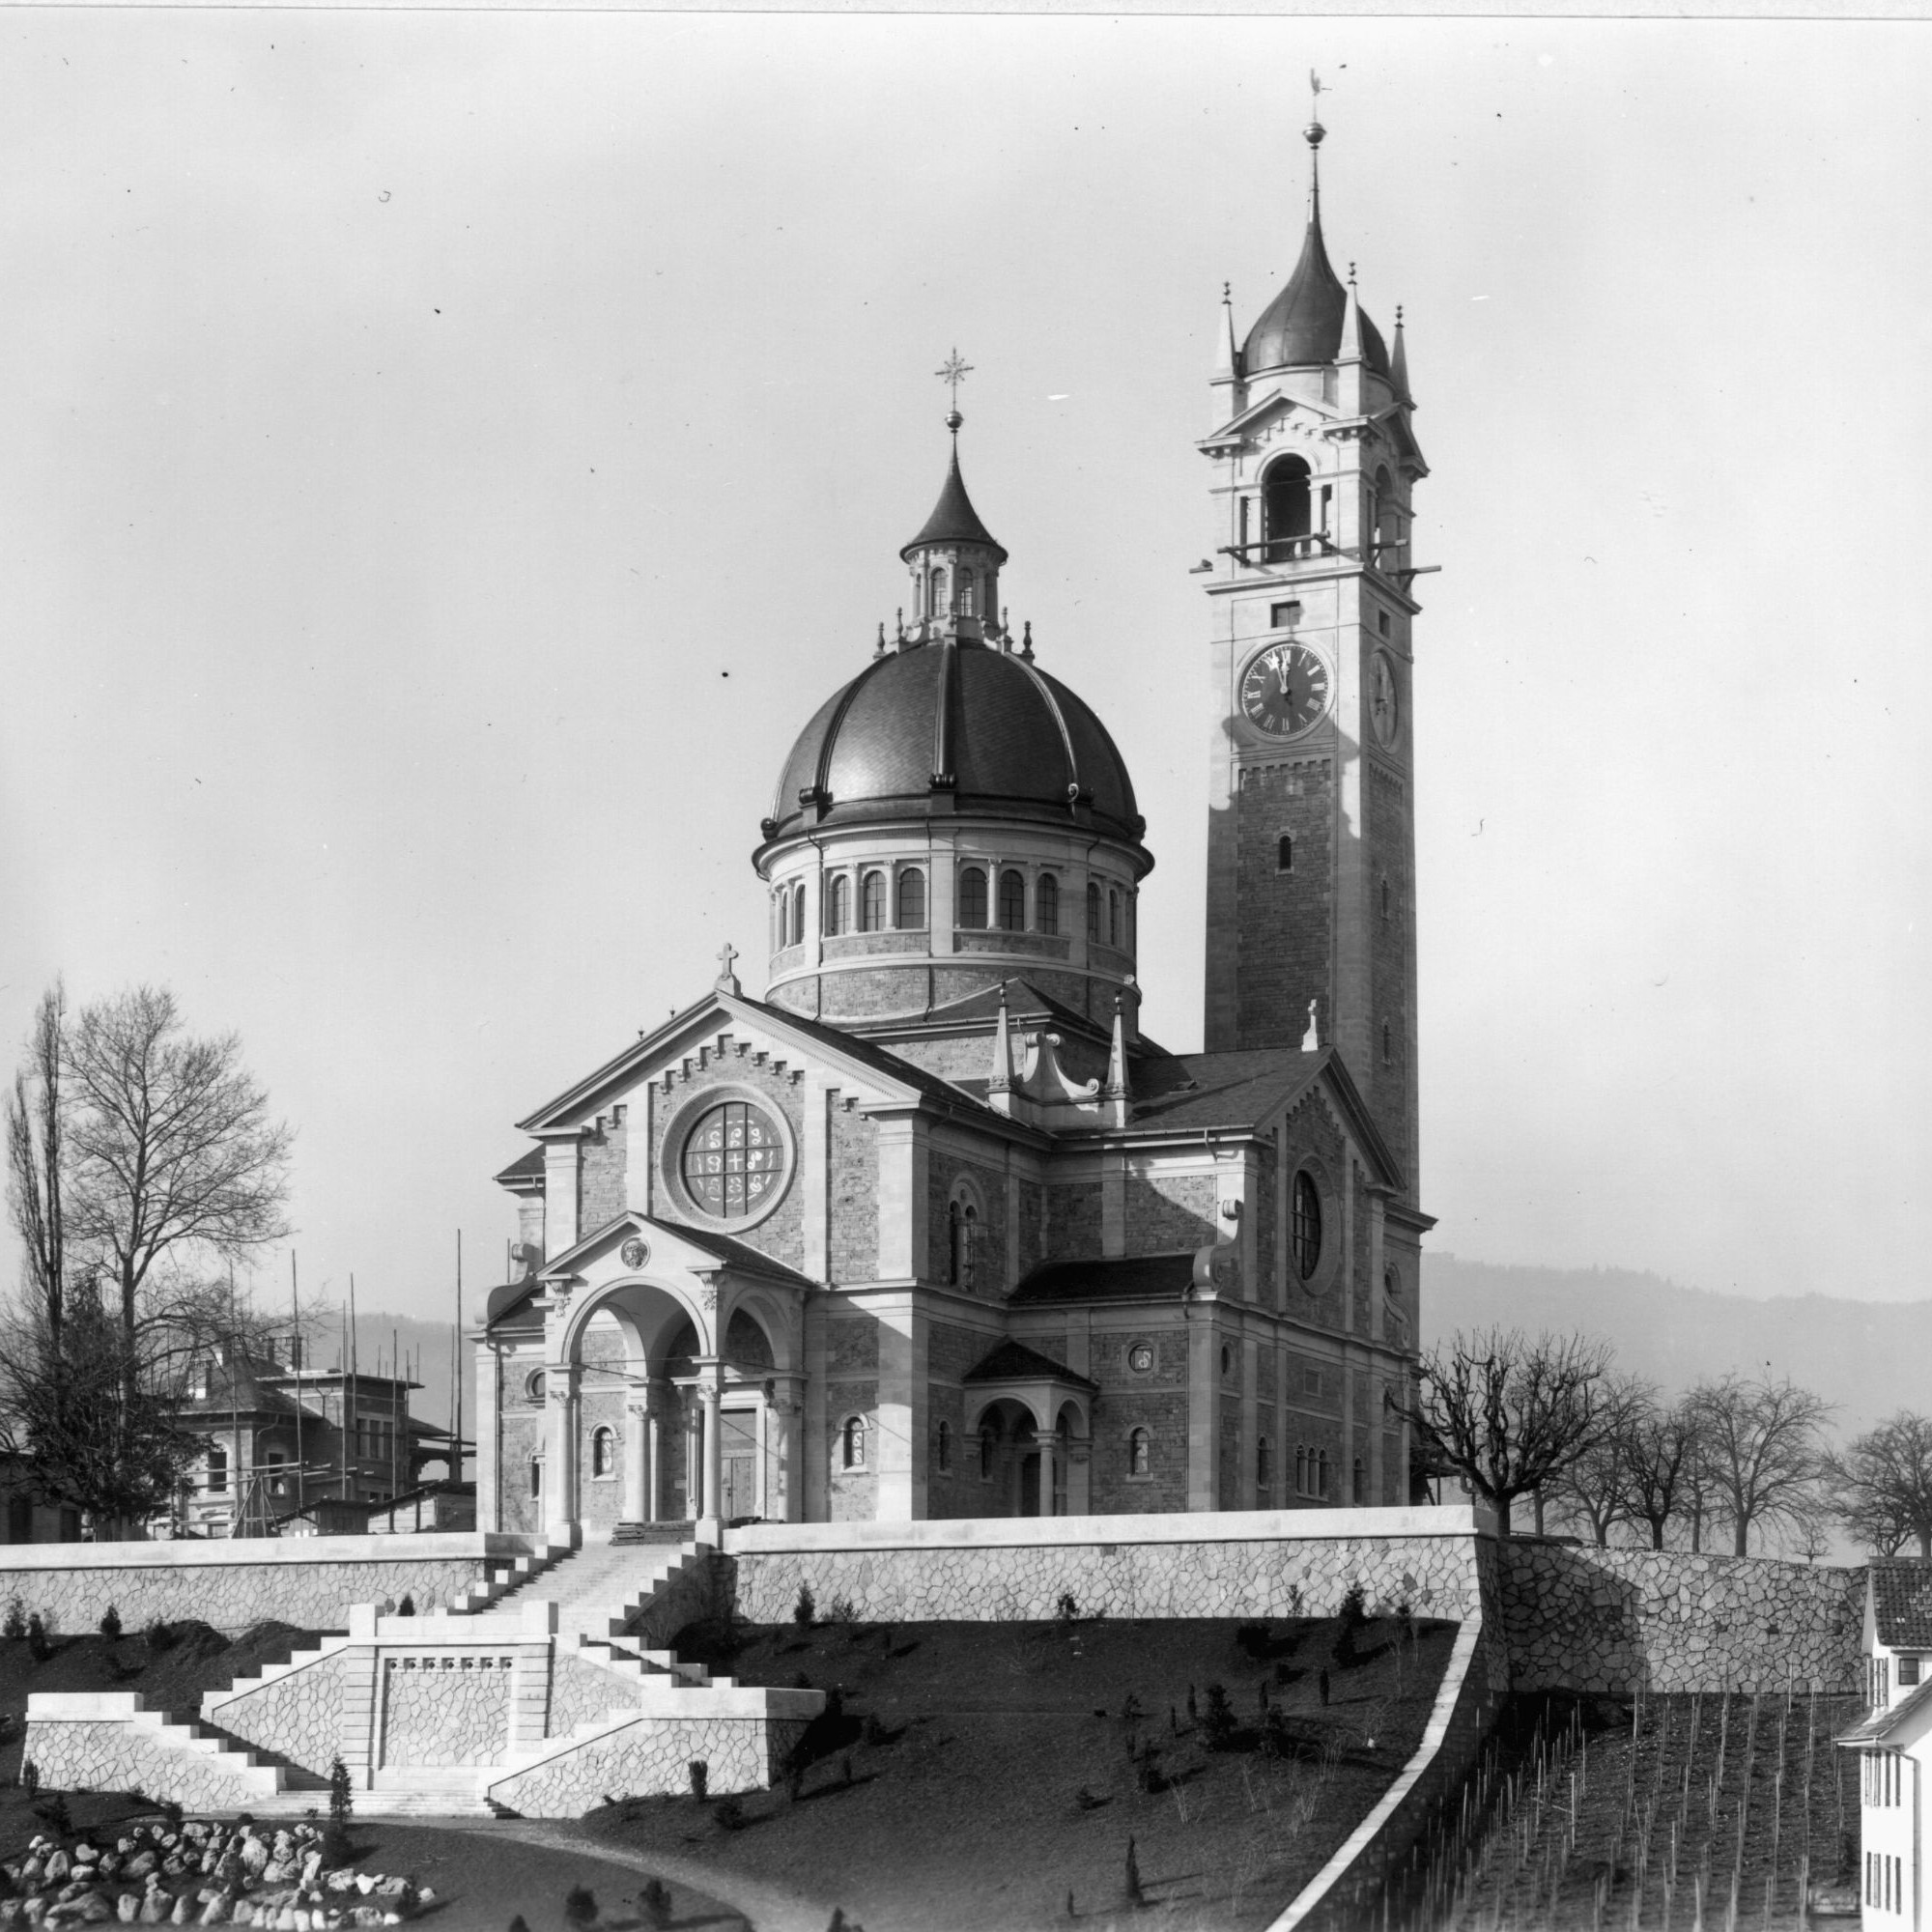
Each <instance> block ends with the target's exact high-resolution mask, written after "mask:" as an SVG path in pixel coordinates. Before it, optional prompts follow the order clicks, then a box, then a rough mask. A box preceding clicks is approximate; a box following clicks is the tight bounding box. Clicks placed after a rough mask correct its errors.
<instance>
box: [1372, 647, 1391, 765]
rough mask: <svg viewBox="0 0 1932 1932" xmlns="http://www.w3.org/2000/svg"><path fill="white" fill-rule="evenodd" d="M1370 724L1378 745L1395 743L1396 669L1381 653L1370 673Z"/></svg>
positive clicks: (1378, 653)
mask: <svg viewBox="0 0 1932 1932" xmlns="http://www.w3.org/2000/svg"><path fill="white" fill-rule="evenodd" d="M1369 722H1370V723H1371V724H1372V725H1374V726H1375V733H1376V742H1377V744H1378V745H1384V746H1387V745H1393V744H1394V743H1395V733H1396V724H1397V717H1396V699H1395V667H1394V666H1393V665H1391V664H1390V663H1389V661H1388V658H1387V656H1386V655H1385V654H1384V653H1383V652H1381V651H1378V652H1377V653H1376V661H1375V668H1374V669H1373V670H1371V671H1370V673H1369Z"/></svg>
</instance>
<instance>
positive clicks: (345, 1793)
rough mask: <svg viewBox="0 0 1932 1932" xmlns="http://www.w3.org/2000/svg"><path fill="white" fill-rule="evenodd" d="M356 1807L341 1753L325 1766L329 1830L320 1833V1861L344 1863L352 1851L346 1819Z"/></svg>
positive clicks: (336, 1863) (351, 1858)
mask: <svg viewBox="0 0 1932 1932" xmlns="http://www.w3.org/2000/svg"><path fill="white" fill-rule="evenodd" d="M354 1810H355V1791H354V1788H353V1787H352V1786H351V1784H350V1782H349V1767H348V1766H347V1765H346V1764H344V1763H343V1762H342V1759H341V1758H340V1757H337V1758H336V1759H335V1761H334V1762H333V1763H332V1764H331V1765H330V1766H329V1767H328V1830H327V1833H326V1834H325V1835H324V1837H323V1841H322V1856H323V1862H324V1863H325V1864H330V1865H346V1864H349V1863H350V1862H352V1861H353V1859H354V1856H355V1855H354V1854H353V1853H352V1852H351V1851H350V1849H349V1819H350V1814H351V1813H352V1812H353V1811H354Z"/></svg>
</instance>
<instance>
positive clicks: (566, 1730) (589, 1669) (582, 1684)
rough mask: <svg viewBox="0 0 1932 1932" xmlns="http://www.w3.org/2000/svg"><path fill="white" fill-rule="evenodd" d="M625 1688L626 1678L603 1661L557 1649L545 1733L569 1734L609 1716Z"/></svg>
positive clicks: (552, 1671) (619, 1702)
mask: <svg viewBox="0 0 1932 1932" xmlns="http://www.w3.org/2000/svg"><path fill="white" fill-rule="evenodd" d="M624 1689H625V1687H624V1684H623V1681H622V1680H621V1679H619V1678H615V1677H612V1676H611V1672H610V1671H608V1670H607V1669H605V1668H604V1667H603V1665H602V1664H600V1663H597V1662H592V1661H591V1660H590V1659H588V1658H584V1657H578V1656H573V1655H572V1654H571V1653H570V1652H569V1651H565V1650H560V1651H558V1652H557V1654H556V1656H555V1658H554V1660H553V1661H552V1663H551V1673H550V1704H549V1708H548V1711H547V1713H546V1715H545V1719H544V1736H545V1737H547V1738H563V1737H568V1736H569V1735H570V1733H571V1732H572V1731H574V1730H575V1729H576V1728H577V1726H578V1725H579V1724H582V1723H584V1722H587V1721H588V1720H590V1719H596V1718H607V1717H609V1716H610V1715H611V1713H612V1712H613V1711H615V1710H616V1709H618V1708H619V1706H621V1705H622V1703H623V1701H624ZM491 1761H492V1762H493V1763H494V1762H495V1760H494V1759H493V1760H491Z"/></svg>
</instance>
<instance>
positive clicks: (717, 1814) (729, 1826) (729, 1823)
mask: <svg viewBox="0 0 1932 1932" xmlns="http://www.w3.org/2000/svg"><path fill="white" fill-rule="evenodd" d="M711 1817H712V1821H713V1823H715V1824H716V1825H717V1827H718V1829H719V1830H720V1831H721V1832H738V1831H742V1830H743V1829H744V1825H745V1801H744V1800H743V1799H742V1798H739V1797H736V1796H732V1795H727V1796H725V1797H724V1798H721V1799H720V1800H719V1801H718V1803H717V1804H714V1805H713V1806H712V1807H711Z"/></svg>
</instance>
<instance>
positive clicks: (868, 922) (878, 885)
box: [859, 872, 886, 932]
mask: <svg viewBox="0 0 1932 1932" xmlns="http://www.w3.org/2000/svg"><path fill="white" fill-rule="evenodd" d="M885 923H886V875H885V874H884V873H883V872H867V874H866V876H865V877H864V878H863V879H862V880H860V882H859V930H860V931H861V932H877V931H879V930H880V929H881V928H882V927H883V926H884V925H885Z"/></svg>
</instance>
